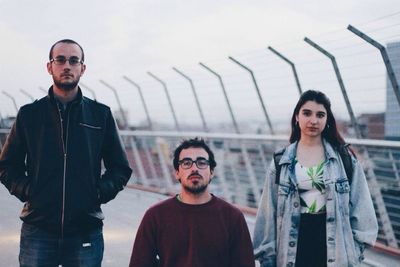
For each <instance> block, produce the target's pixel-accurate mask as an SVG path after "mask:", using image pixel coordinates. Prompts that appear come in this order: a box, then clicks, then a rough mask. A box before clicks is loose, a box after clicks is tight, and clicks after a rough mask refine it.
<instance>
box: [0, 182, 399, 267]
mask: <svg viewBox="0 0 400 267" xmlns="http://www.w3.org/2000/svg"><path fill="white" fill-rule="evenodd" d="M165 198H166V197H165V196H162V195H159V194H154V193H148V192H142V191H139V190H134V189H130V188H126V189H125V190H124V191H122V192H121V193H120V194H119V195H118V196H117V198H116V199H114V200H113V201H111V202H110V203H108V204H106V205H104V206H103V211H104V213H105V216H106V219H105V221H104V238H105V253H104V260H103V266H104V267H121V266H122V267H123V266H128V263H129V258H130V254H131V250H132V245H133V241H134V238H135V234H136V230H137V227H138V226H139V223H140V221H141V219H142V216H143V214H144V212H145V211H146V209H147V208H148V207H149V206H151V205H153V204H155V203H157V202H159V201H161V200H162V199H165ZM21 208H22V203H20V202H19V201H18V200H17V199H16V198H15V197H13V196H10V195H9V193H8V192H7V191H6V189H5V188H4V186H3V185H1V184H0V267H17V266H18V253H19V235H20V228H21V221H20V219H19V217H18V216H19V212H20V210H21ZM246 220H247V222H248V225H249V229H250V232H252V229H253V225H254V217H251V216H246ZM366 258H367V259H366V262H365V263H364V265H363V266H382V267H383V266H385V267H399V266H400V259H399V258H395V257H391V256H388V255H383V254H380V253H377V252H374V251H371V250H369V251H367V253H366ZM367 263H368V264H367Z"/></svg>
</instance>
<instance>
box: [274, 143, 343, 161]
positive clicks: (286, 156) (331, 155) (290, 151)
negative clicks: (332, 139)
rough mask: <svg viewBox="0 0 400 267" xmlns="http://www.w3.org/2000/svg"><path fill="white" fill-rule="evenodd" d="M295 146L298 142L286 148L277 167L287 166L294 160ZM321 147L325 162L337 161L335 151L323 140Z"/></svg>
mask: <svg viewBox="0 0 400 267" xmlns="http://www.w3.org/2000/svg"><path fill="white" fill-rule="evenodd" d="M297 145H298V141H296V142H294V143H292V144H290V145H288V146H287V147H286V149H285V152H284V153H283V155H282V157H281V160H280V161H279V165H282V164H289V163H291V162H293V160H294V158H295V157H296V151H297ZM322 145H323V146H324V150H325V158H326V159H327V160H330V159H336V160H337V159H338V158H337V154H336V152H335V149H334V148H333V147H332V145H331V144H329V142H328V141H326V140H325V139H324V138H322Z"/></svg>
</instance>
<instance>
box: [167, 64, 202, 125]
mask: <svg viewBox="0 0 400 267" xmlns="http://www.w3.org/2000/svg"><path fill="white" fill-rule="evenodd" d="M172 69H173V70H174V71H176V72H177V73H178V74H179V75H181V76H182V77H183V78H185V79H186V80H188V81H189V83H190V87H191V88H192V92H193V96H194V99H195V101H196V105H197V109H198V111H199V114H200V118H201V122H202V123H203V129H204V131H205V132H208V128H207V124H206V120H205V118H204V115H203V111H202V109H201V106H200V101H199V98H198V97H197V93H196V89H195V87H194V84H193V81H192V79H190V78H189V77H188V76H187V75H185V74H184V73H183V72H181V71H180V70H178V69H177V68H175V67H173V68H172Z"/></svg>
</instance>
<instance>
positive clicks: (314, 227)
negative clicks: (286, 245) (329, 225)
mask: <svg viewBox="0 0 400 267" xmlns="http://www.w3.org/2000/svg"><path fill="white" fill-rule="evenodd" d="M326 252H327V249H326V213H323V214H307V213H303V214H301V217H300V230H299V238H298V241H297V253H296V267H325V266H326V260H327V259H326Z"/></svg>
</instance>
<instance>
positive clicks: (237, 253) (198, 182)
mask: <svg viewBox="0 0 400 267" xmlns="http://www.w3.org/2000/svg"><path fill="white" fill-rule="evenodd" d="M173 165H174V168H175V177H176V179H177V180H178V181H179V183H180V184H181V190H180V193H179V194H177V195H176V196H174V197H172V198H169V199H167V200H165V201H163V202H160V203H158V204H156V205H155V206H153V207H151V208H150V209H149V210H147V212H146V214H145V215H144V217H143V219H142V222H141V224H140V226H139V229H138V231H137V234H136V238H135V243H134V246H133V250H132V255H131V260H130V265H129V266H130V267H145V266H146V267H148V266H161V267H187V266H192V267H194V266H201V267H203V266H207V267H214V266H215V267H217V266H218V267H239V266H240V267H254V266H255V261H254V257H253V251H252V244H251V240H250V234H249V230H248V228H247V224H246V221H245V219H244V216H243V214H242V213H241V211H240V210H238V209H237V208H235V207H234V206H232V205H231V204H229V203H227V202H225V201H223V200H222V199H220V198H218V197H216V196H214V195H213V194H211V193H210V191H209V188H208V185H209V183H210V182H211V180H212V177H213V175H214V168H215V167H216V165H217V164H216V162H215V159H214V154H213V152H212V151H211V150H210V148H209V147H208V145H207V144H206V143H205V142H204V141H203V140H202V139H197V138H196V139H189V140H185V141H183V142H182V143H181V144H180V145H179V146H178V147H177V148H176V150H175V152H174V159H173Z"/></svg>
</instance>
